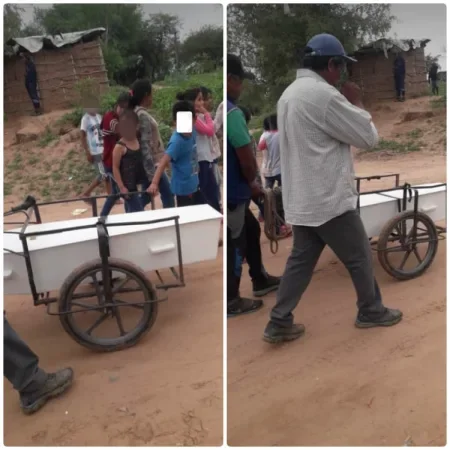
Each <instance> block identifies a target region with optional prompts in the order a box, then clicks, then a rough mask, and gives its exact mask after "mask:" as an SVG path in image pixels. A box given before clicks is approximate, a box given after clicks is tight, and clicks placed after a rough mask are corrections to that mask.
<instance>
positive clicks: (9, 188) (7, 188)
mask: <svg viewBox="0 0 450 450" xmlns="http://www.w3.org/2000/svg"><path fill="white" fill-rule="evenodd" d="M11 194H12V186H11V184H10V183H4V184H3V196H5V195H11Z"/></svg>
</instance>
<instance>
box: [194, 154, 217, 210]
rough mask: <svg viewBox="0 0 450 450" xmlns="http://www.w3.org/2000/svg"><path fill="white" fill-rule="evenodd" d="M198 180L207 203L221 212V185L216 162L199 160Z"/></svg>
mask: <svg viewBox="0 0 450 450" xmlns="http://www.w3.org/2000/svg"><path fill="white" fill-rule="evenodd" d="M198 167H199V172H198V181H199V185H200V190H201V191H202V192H203V195H204V196H205V200H206V203H207V204H208V205H209V206H212V207H213V208H214V209H215V210H216V211H219V212H220V203H219V196H220V194H219V186H218V184H217V180H216V175H215V173H214V163H210V162H208V161H199V163H198Z"/></svg>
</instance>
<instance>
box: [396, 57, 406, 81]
mask: <svg viewBox="0 0 450 450" xmlns="http://www.w3.org/2000/svg"><path fill="white" fill-rule="evenodd" d="M405 74H406V65H405V60H404V58H403V56H397V58H395V61H394V76H396V77H404V76H405Z"/></svg>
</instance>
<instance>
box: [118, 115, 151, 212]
mask: <svg viewBox="0 0 450 450" xmlns="http://www.w3.org/2000/svg"><path fill="white" fill-rule="evenodd" d="M138 128H139V117H138V115H137V114H136V113H135V112H134V111H133V110H132V109H126V110H124V111H123V112H122V114H121V116H120V118H119V134H120V136H121V138H120V140H119V142H117V144H116V146H115V147H114V150H113V175H114V179H115V181H116V183H117V185H118V186H119V189H120V192H121V193H122V194H123V195H124V198H125V211H126V212H127V213H132V212H139V211H144V205H143V203H142V201H141V198H140V196H139V195H138V194H132V195H128V194H129V193H130V192H137V189H138V186H139V185H142V184H144V183H146V181H147V177H146V173H145V169H144V162H143V158H142V151H141V147H140V145H139V140H138V137H137V135H138Z"/></svg>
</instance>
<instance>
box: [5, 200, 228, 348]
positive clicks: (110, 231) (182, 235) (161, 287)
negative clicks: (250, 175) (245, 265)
mask: <svg viewBox="0 0 450 450" xmlns="http://www.w3.org/2000/svg"><path fill="white" fill-rule="evenodd" d="M75 201H79V200H78V199H71V200H64V201H60V202H48V203H37V202H36V200H35V199H34V198H33V197H31V196H29V197H27V199H26V200H25V202H24V203H23V204H22V205H19V206H18V207H16V208H12V209H11V210H10V211H9V212H6V213H5V214H4V217H10V216H12V215H21V216H22V217H23V220H22V221H21V222H6V223H5V225H6V226H11V225H20V228H15V229H9V230H5V231H4V234H3V238H4V239H3V241H4V244H3V246H4V249H3V256H4V268H3V281H4V293H5V294H6V295H8V294H12V295H13V294H31V296H32V298H33V303H34V305H35V306H38V305H46V306H47V312H48V314H50V315H57V316H59V318H60V321H61V324H62V326H63V327H64V329H65V331H66V332H67V333H68V334H69V335H70V336H71V337H72V338H73V339H75V340H76V341H77V342H78V343H80V344H81V345H83V346H85V347H87V348H89V349H92V350H98V351H115V350H121V349H124V348H127V347H130V346H133V345H134V344H136V343H137V342H138V341H139V340H140V339H141V338H142V337H143V336H144V335H145V333H147V332H148V331H149V330H150V328H151V327H152V325H153V324H154V323H155V320H156V317H157V313H158V303H159V302H161V301H163V300H166V299H167V296H160V295H158V292H161V291H167V290H168V289H172V288H179V287H184V286H185V281H184V265H185V264H191V263H195V262H200V261H206V260H211V259H215V258H216V256H217V250H218V241H219V234H220V222H221V218H222V216H221V214H219V213H218V212H217V211H215V210H214V209H213V208H211V207H210V206H208V205H201V206H190V207H185V208H171V209H158V210H150V211H143V212H139V213H133V214H115V215H110V216H108V217H89V218H83V219H74V220H68V221H58V222H51V223H46V224H44V223H42V220H41V209H42V207H44V206H47V205H49V204H55V203H61V204H63V203H68V202H75ZM93 213H94V215H96V208H95V209H94V203H93ZM163 269H167V270H170V272H171V273H172V275H173V277H174V281H173V282H171V283H167V282H165V281H164V280H163V277H162V275H161V270H163ZM148 272H155V273H156V277H157V279H158V280H159V283H157V284H153V283H152V282H151V281H150V279H149V278H148V276H147V273H148ZM58 290H59V294H56V292H55V291H58ZM55 305H56V307H55Z"/></svg>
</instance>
